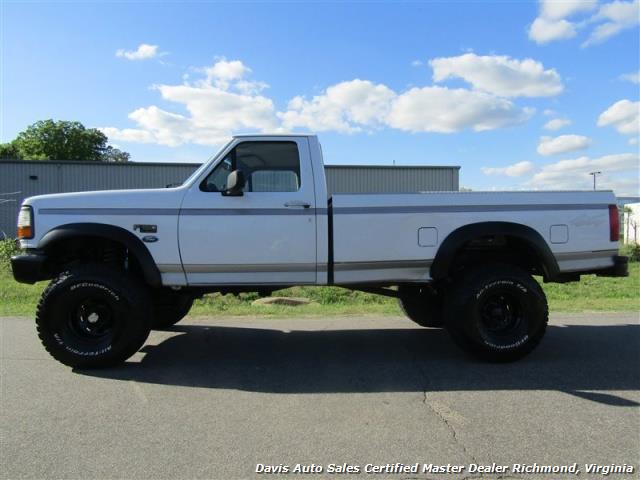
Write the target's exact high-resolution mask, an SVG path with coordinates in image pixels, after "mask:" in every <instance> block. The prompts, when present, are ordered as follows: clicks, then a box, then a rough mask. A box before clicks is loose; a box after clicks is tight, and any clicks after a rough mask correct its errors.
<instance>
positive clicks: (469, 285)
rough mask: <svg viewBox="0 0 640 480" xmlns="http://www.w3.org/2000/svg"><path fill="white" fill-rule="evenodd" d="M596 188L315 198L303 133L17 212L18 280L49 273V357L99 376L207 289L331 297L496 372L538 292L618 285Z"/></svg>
mask: <svg viewBox="0 0 640 480" xmlns="http://www.w3.org/2000/svg"><path fill="white" fill-rule="evenodd" d="M618 221H619V219H618V211H617V208H616V205H615V197H614V195H613V193H612V192H610V191H598V192H585V191H575V192H477V193H475V192H474V193H461V192H443V193H439V192H438V193H415V194H380V195H360V194H346V195H333V196H332V197H329V196H328V193H327V187H326V183H325V174H324V165H323V161H322V151H321V148H320V144H319V142H318V139H317V137H316V136H314V135H248V136H236V137H234V138H233V139H232V140H231V141H230V142H229V143H228V144H227V145H226V146H225V147H224V148H222V150H221V151H220V152H219V153H218V154H217V155H216V156H215V157H214V158H213V159H212V160H211V161H209V162H207V163H205V164H204V165H202V167H201V168H199V169H198V170H197V171H196V172H195V173H194V174H193V175H192V176H191V177H190V178H189V179H187V180H186V181H185V182H184V183H183V184H182V185H181V186H178V187H175V188H166V189H155V190H126V191H105V192H88V193H68V194H57V195H43V196H37V197H32V198H28V199H26V200H25V201H24V203H23V205H22V208H21V210H20V214H19V218H18V237H19V239H20V246H21V248H22V249H24V252H23V253H22V254H21V255H17V256H15V257H13V258H12V268H13V274H14V277H15V279H16V280H17V281H19V282H26V283H34V282H36V281H39V280H45V279H52V281H51V283H50V284H49V286H48V287H47V289H46V290H45V291H44V293H43V295H42V299H41V301H40V303H39V305H38V308H37V314H36V323H37V328H38V334H39V336H40V339H41V340H42V342H43V344H44V346H45V348H46V349H47V350H48V351H49V353H51V355H52V356H53V357H55V358H56V359H57V360H59V361H60V362H62V363H64V364H66V365H69V366H73V367H81V368H93V367H103V366H108V365H113V364H115V363H119V362H122V361H124V360H126V359H127V358H129V357H130V356H131V355H133V354H134V353H135V352H136V351H137V350H138V349H139V348H140V347H141V346H142V345H143V343H144V342H145V340H146V338H147V336H148V334H149V331H150V329H152V328H164V327H168V326H171V325H173V324H174V323H176V322H177V321H179V320H180V319H181V318H183V317H184V316H185V315H186V314H187V312H188V311H189V308H190V307H191V304H192V303H193V300H194V298H196V297H198V296H201V295H203V294H205V293H209V292H223V293H237V292H241V291H259V292H262V293H264V294H268V293H270V292H271V291H273V290H276V289H279V288H283V287H286V286H292V285H338V286H342V287H345V288H351V289H359V290H365V291H369V292H375V293H380V294H383V295H390V296H395V297H397V298H398V299H399V302H400V305H401V307H402V308H403V310H404V312H405V313H406V314H407V315H408V316H409V318H411V319H412V320H414V321H415V322H416V323H418V324H420V325H422V326H429V327H441V326H444V327H446V328H447V329H448V331H449V332H450V333H451V335H452V337H453V339H454V340H455V341H456V343H458V344H459V345H460V346H462V347H463V348H464V349H466V350H467V351H470V352H472V353H475V354H477V355H479V356H481V357H483V358H487V359H490V360H497V361H508V360H514V359H517V358H520V357H522V356H523V355H525V354H527V353H529V352H530V351H531V350H533V348H535V346H536V345H537V344H538V343H539V342H540V340H541V338H542V336H543V334H544V332H545V328H546V325H547V317H548V310H547V302H546V298H545V295H544V293H543V291H542V289H541V288H540V286H539V284H538V283H537V281H536V280H535V279H534V278H533V277H532V276H533V275H538V276H540V277H542V278H543V279H544V281H545V282H566V281H576V280H579V279H580V275H581V274H586V273H595V274H597V275H606V276H625V275H627V258H626V257H621V256H618V235H619V224H618Z"/></svg>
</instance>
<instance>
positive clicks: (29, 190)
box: [0, 160, 460, 238]
mask: <svg viewBox="0 0 640 480" xmlns="http://www.w3.org/2000/svg"><path fill="white" fill-rule="evenodd" d="M199 166H200V165H199V164H193V163H189V164H186V163H134V162H129V163H97V162H56V161H17V160H0V238H1V237H2V234H3V233H4V235H6V236H9V237H11V236H14V235H15V229H16V227H15V223H16V218H17V215H18V208H19V207H20V204H21V203H22V200H23V199H24V198H26V197H31V196H34V195H42V194H45V193H63V192H79V191H88V190H118V189H130V188H159V187H165V186H166V185H168V184H171V183H182V182H183V181H184V180H185V179H186V178H187V177H188V176H189V175H190V174H191V173H192V172H193V171H194V170H195V169H196V168H198V167H199ZM459 170H460V167H457V166H415V167H413V166H412V167H408V166H402V167H400V166H355V165H353V166H346V165H327V166H326V174H327V184H328V188H329V192H330V193H410V192H427V191H455V190H458V174H459Z"/></svg>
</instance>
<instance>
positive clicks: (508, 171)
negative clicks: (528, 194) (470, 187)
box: [482, 162, 534, 177]
mask: <svg viewBox="0 0 640 480" xmlns="http://www.w3.org/2000/svg"><path fill="white" fill-rule="evenodd" d="M533 169H534V165H533V163H531V162H518V163H514V164H513V165H509V166H507V167H482V172H483V173H484V174H485V175H506V176H507V177H521V176H522V175H526V174H527V173H530V172H531V171H533Z"/></svg>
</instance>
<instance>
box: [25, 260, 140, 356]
mask: <svg viewBox="0 0 640 480" xmlns="http://www.w3.org/2000/svg"><path fill="white" fill-rule="evenodd" d="M150 322H151V303H150V299H149V294H148V292H147V289H146V287H145V286H144V285H142V284H141V283H139V282H138V281H136V280H135V279H133V278H130V277H128V276H127V275H126V274H124V273H121V272H118V271H116V270H113V269H111V268H108V267H105V266H103V265H83V266H78V267H75V268H73V269H70V270H69V271H67V272H64V273H62V274H60V276H58V278H56V279H54V280H53V281H52V282H51V283H50V284H49V286H48V287H47V288H46V289H45V291H44V293H43V294H42V298H41V299H40V303H39V304H38V309H37V313H36V325H37V329H38V336H39V337H40V340H41V341H42V344H43V345H44V347H45V348H46V350H47V351H48V352H49V353H50V354H51V355H52V356H53V357H54V358H55V359H56V360H58V361H59V362H61V363H63V364H65V365H68V366H70V367H77V368H99V367H107V366H112V365H115V364H118V363H121V362H123V361H125V360H126V359H127V358H129V357H130V356H131V355H133V354H134V353H135V352H136V351H137V350H138V349H139V348H140V347H141V346H142V345H143V344H144V342H145V340H146V339H147V336H148V335H149V329H150V326H151V324H150Z"/></svg>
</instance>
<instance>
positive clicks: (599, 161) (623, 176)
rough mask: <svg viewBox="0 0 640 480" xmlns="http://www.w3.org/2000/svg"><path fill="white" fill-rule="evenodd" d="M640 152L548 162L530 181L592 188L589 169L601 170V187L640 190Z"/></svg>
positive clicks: (543, 185) (545, 186) (620, 191)
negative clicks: (639, 183)
mask: <svg viewBox="0 0 640 480" xmlns="http://www.w3.org/2000/svg"><path fill="white" fill-rule="evenodd" d="M638 161H639V158H638V154H637V153H622V154H616V155H605V156H603V157H598V158H589V157H586V156H585V157H579V158H576V159H571V160H560V161H559V162H556V163H552V164H549V165H545V166H544V167H542V169H541V170H540V171H539V172H538V173H536V174H535V175H534V176H533V177H532V179H531V181H530V182H528V185H529V186H531V187H535V188H540V189H554V190H564V189H588V188H591V185H592V182H593V178H592V177H591V176H590V175H589V172H593V171H601V172H602V175H599V176H598V180H597V185H598V188H599V189H612V190H614V191H615V192H616V193H617V194H618V195H624V194H630V195H637V194H638V193H637V192H638V178H639V176H638V173H639V172H638Z"/></svg>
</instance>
